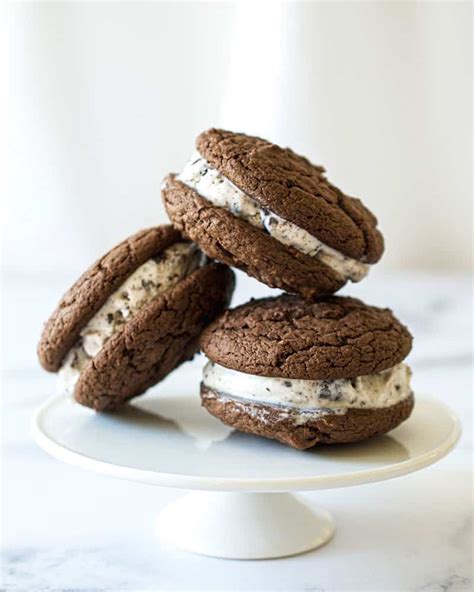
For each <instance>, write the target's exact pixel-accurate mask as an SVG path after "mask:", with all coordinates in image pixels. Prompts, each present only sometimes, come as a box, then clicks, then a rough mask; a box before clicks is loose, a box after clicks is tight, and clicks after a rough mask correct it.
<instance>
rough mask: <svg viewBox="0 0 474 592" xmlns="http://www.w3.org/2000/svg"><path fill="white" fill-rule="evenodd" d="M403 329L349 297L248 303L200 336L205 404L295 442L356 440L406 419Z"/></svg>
mask: <svg viewBox="0 0 474 592" xmlns="http://www.w3.org/2000/svg"><path fill="white" fill-rule="evenodd" d="M411 342H412V338H411V335H410V333H409V332H408V330H407V329H406V327H405V326H404V325H402V324H401V323H400V322H399V321H398V320H397V319H396V318H395V317H394V315H393V314H392V312H391V311H390V310H389V309H381V308H376V307H374V306H368V305H365V304H364V303H363V302H361V301H360V300H356V299H355V298H347V297H338V296H333V297H327V298H321V299H319V300H316V301H314V302H307V301H304V300H301V299H299V298H298V297H296V296H289V295H283V296H279V297H277V298H267V299H263V300H255V301H251V302H249V303H247V304H244V305H242V306H240V307H238V308H236V309H234V310H230V311H227V312H225V313H224V314H223V315H222V316H221V317H219V318H218V319H216V320H215V321H214V322H213V323H211V324H210V325H209V326H208V327H207V328H206V329H205V331H204V332H203V333H202V335H201V338H200V343H201V347H202V349H203V351H204V353H205V354H206V355H207V357H208V358H209V360H210V361H209V363H208V364H207V365H206V367H205V369H204V376H203V381H202V384H201V399H202V403H203V405H204V407H205V408H206V409H207V410H208V411H209V412H210V413H212V414H213V415H215V416H216V417H218V418H219V419H221V420H222V421H223V422H224V423H226V424H227V425H230V426H232V427H235V428H237V429H239V430H241V431H244V432H249V433H253V434H257V435H260V436H265V437H267V438H274V439H276V440H279V441H280V442H283V443H285V444H289V445H290V446H293V447H295V448H302V449H303V448H309V447H311V446H314V445H315V444H317V443H320V442H321V443H328V444H330V443H342V442H356V441H358V440H363V439H365V438H368V437H370V436H373V435H375V434H380V433H386V432H387V431H389V430H391V429H393V428H394V427H396V426H397V425H399V424H400V423H401V422H402V421H403V420H405V419H407V417H408V416H409V415H410V413H411V410H412V408H413V404H414V399H413V394H412V391H411V387H410V377H411V371H410V369H409V368H408V366H407V365H406V364H404V363H403V360H404V358H405V357H406V356H407V355H408V353H409V352H410V349H411Z"/></svg>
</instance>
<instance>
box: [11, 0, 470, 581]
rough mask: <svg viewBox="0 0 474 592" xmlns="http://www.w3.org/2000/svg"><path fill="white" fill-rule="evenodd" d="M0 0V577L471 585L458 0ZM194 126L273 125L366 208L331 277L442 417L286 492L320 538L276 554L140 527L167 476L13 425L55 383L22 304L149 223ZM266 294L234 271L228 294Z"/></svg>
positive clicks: (48, 297)
mask: <svg viewBox="0 0 474 592" xmlns="http://www.w3.org/2000/svg"><path fill="white" fill-rule="evenodd" d="M1 6H2V11H3V17H4V18H3V23H4V25H5V29H4V32H5V33H7V35H5V36H2V38H1V43H2V50H4V51H2V52H1V59H2V66H5V67H4V68H2V74H3V75H4V82H5V84H1V86H0V89H1V90H0V92H1V93H3V96H4V97H5V98H7V99H8V101H7V102H8V104H7V105H6V107H7V108H6V110H3V112H2V115H3V116H4V117H3V122H4V125H3V124H2V123H1V122H0V142H1V141H2V140H3V141H5V140H6V141H7V147H8V154H9V162H8V163H7V167H2V169H5V168H6V169H7V171H6V172H9V173H10V174H9V175H8V186H7V187H5V189H7V191H6V192H5V195H6V196H7V200H6V206H7V207H6V214H7V215H6V216H2V222H3V223H4V225H3V250H4V253H3V263H4V266H5V268H6V269H5V271H4V275H3V279H4V288H3V290H2V296H3V314H2V344H3V351H2V358H1V361H2V366H3V370H4V372H3V377H2V389H3V397H2V399H3V400H2V425H3V428H4V430H3V435H2V477H3V488H2V493H3V500H2V518H3V524H2V532H1V535H2V547H3V548H2V552H3V565H2V574H1V575H2V576H3V580H4V582H3V583H0V587H2V588H4V589H6V590H13V591H14V590H38V589H41V590H45V591H46V590H48V591H51V592H52V591H57V590H73V589H76V590H79V589H80V590H84V591H86V590H89V591H91V590H95V591H98V590H100V591H104V592H105V591H110V590H130V591H132V590H133V591H138V590H149V591H151V590H158V589H160V590H184V589H200V590H229V589H241V590H255V589H259V590H269V591H270V590H271V591H275V590H318V591H319V590H321V591H325V592H341V591H342V590H344V591H357V592H368V591H373V592H380V590H387V591H393V592H400V591H403V592H407V591H413V592H415V591H418V592H437V591H439V590H449V591H450V592H454V591H460V590H465V591H467V590H472V401H471V398H472V394H471V393H472V366H471V356H472V352H471V340H472V327H471V322H472V295H471V292H470V280H469V278H468V277H467V274H466V271H468V270H469V268H470V265H471V263H470V256H471V253H470V250H471V238H472V228H471V124H472V121H471V111H470V109H471V101H472V94H471V79H472V76H471V29H470V27H471V5H470V4H469V3H452V2H439V3H431V2H418V3H414V2H389V3H381V2H379V3H369V2H348V3H345V2H333V3H321V2H308V3H291V4H288V5H285V6H282V5H279V4H278V3H277V2H271V3H269V4H266V5H264V4H263V3H259V2H255V1H254V2H245V3H240V4H239V5H238V6H237V5H233V4H231V3H217V2H216V3H209V4H205V3H200V4H190V3H184V2H174V3H164V2H163V3H147V4H142V3H129V4H126V3H120V4H115V3H110V2H105V3H101V4H98V3H81V2H75V3H72V2H71V3H69V2H68V3H46V2H37V3H10V4H8V5H5V4H3V5H1ZM5 91H6V92H5ZM7 95H8V97H7ZM212 125H218V126H225V127H228V128H231V129H236V130H242V131H247V132H250V133H257V134H260V135H262V136H264V137H268V138H269V139H271V140H273V141H276V142H279V143H281V144H284V145H290V146H291V147H293V148H294V149H295V150H298V151H301V152H302V153H304V154H306V155H308V156H309V157H310V158H311V159H313V160H314V161H315V162H319V163H322V164H324V165H325V166H326V168H327V170H328V176H329V178H330V179H331V180H332V181H333V182H335V183H336V184H338V185H339V186H340V187H341V188H342V189H344V190H345V191H346V192H348V193H350V194H353V195H356V196H358V197H361V198H362V199H363V200H364V201H365V202H366V203H367V204H368V205H369V206H370V207H371V209H372V210H373V211H374V212H375V213H376V214H377V216H378V217H379V219H380V226H381V229H382V231H383V233H384V235H385V237H386V244H387V251H386V253H385V255H384V257H383V259H382V261H381V262H380V263H379V264H378V265H377V266H376V267H375V269H373V270H372V271H371V273H370V275H369V277H368V278H367V279H366V280H364V281H363V282H361V283H359V284H357V285H349V286H347V288H345V289H344V292H345V293H346V294H347V293H351V294H354V295H355V296H359V297H361V298H362V299H364V300H365V301H366V302H369V303H371V304H376V305H380V306H390V307H391V308H393V310H394V311H395V313H396V314H397V316H398V317H399V318H400V319H401V320H402V321H403V322H405V323H406V324H407V325H408V326H409V327H410V330H411V331H412V333H413V334H414V336H415V341H414V349H413V352H412V354H411V355H410V357H409V359H408V363H409V364H410V366H411V367H412V369H413V387H414V390H415V392H416V393H417V395H418V393H427V394H429V395H431V396H433V397H435V398H439V399H441V400H444V401H445V402H447V403H448V404H449V405H450V406H451V407H452V408H453V409H454V410H455V411H456V413H457V414H458V415H459V416H460V417H461V418H462V422H463V427H464V434H463V437H462V439H461V442H460V444H459V445H458V447H457V448H456V450H454V451H453V453H452V454H450V455H449V456H448V457H447V458H446V459H444V460H443V461H441V462H440V463H439V464H436V465H434V466H433V467H431V468H429V469H426V470H424V471H420V472H419V473H416V474H414V475H411V476H408V477H405V478H402V479H397V480H393V481H387V482H385V483H379V484H373V485H367V486H363V487H357V488H351V489H346V490H335V491H327V492H320V493H316V494H311V493H309V494H307V496H306V497H307V500H308V501H309V502H310V503H316V504H321V505H323V506H324V507H326V508H327V509H329V510H330V511H331V512H332V513H333V514H334V515H335V518H336V522H337V535H336V538H335V539H334V540H333V541H332V542H331V543H330V544H329V545H327V546H326V547H324V548H323V549H320V550H317V551H315V552H314V553H309V554H306V555H302V556H298V557H294V558H288V559H284V560H279V561H262V562H232V561H218V560H213V559H208V558H204V557H199V556H193V555H188V554H185V553H182V552H179V551H176V550H174V549H171V548H167V547H162V546H159V545H158V544H157V542H156V540H154V539H153V538H152V534H151V533H152V529H151V520H152V517H153V514H154V513H155V512H156V511H157V510H160V509H161V508H162V507H163V506H164V504H165V503H166V502H168V501H169V500H170V499H172V498H173V497H174V496H175V495H176V493H177V492H174V491H169V490H165V489H162V488H152V487H146V486H142V485H138V484H135V483H128V482H125V481H118V480H114V479H111V478H107V477H105V476H101V475H96V474H93V473H89V472H86V471H80V470H79V469H77V468H74V467H69V466H66V465H63V464H61V463H59V462H57V461H55V460H53V459H51V458H49V457H48V456H47V455H46V454H44V453H43V452H42V451H41V450H39V449H38V447H37V446H36V445H35V444H34V443H33V441H32V439H31V437H30V435H29V428H28V426H29V421H30V418H31V416H32V414H33V412H34V410H35V409H36V408H37V407H38V406H39V405H40V404H41V403H43V402H44V401H45V399H46V398H47V397H48V396H50V395H51V394H52V393H54V391H55V386H54V382H55V380H54V379H55V377H54V376H52V375H50V374H47V373H46V372H43V371H42V370H41V369H40V368H39V365H38V362H37V359H36V353H35V347H36V342H37V340H38V336H39V334H40V331H41V326H42V323H43V322H44V320H45V319H46V317H47V315H48V314H49V313H50V312H51V310H52V308H53V306H54V304H55V303H56V301H57V299H58V298H59V296H60V294H61V293H62V292H63V291H64V290H65V289H66V288H67V287H68V285H69V284H70V283H71V282H72V281H73V280H74V279H76V277H77V275H78V274H79V273H80V272H81V271H83V269H84V267H85V266H86V265H88V264H90V263H91V260H93V259H94V258H95V257H97V256H99V255H100V254H102V253H103V252H104V250H105V249H106V248H109V247H111V246H112V245H113V244H115V243H116V242H118V241H119V240H121V239H122V238H124V237H125V236H126V235H128V234H130V233H132V232H135V231H136V230H137V229H139V228H141V227H144V226H150V225H154V224H158V223H161V222H163V221H164V220H165V216H164V212H163V208H162V205H161V201H160V197H159V186H160V181H161V178H162V177H163V176H164V175H165V174H166V173H167V172H169V171H176V170H178V169H179V168H180V167H182V166H183V164H184V162H185V161H186V160H187V158H188V157H189V154H190V153H191V151H192V148H193V142H194V138H195V136H196V135H197V134H198V133H199V132H200V131H201V130H203V129H205V128H207V127H209V126H212ZM5 132H7V133H5ZM2 164H3V163H2ZM4 179H5V175H3V170H2V174H0V183H2V182H3V181H4ZM268 292H269V290H268V289H267V288H266V287H265V286H263V285H262V284H258V283H257V282H256V281H254V280H251V279H250V278H246V277H244V276H243V274H238V289H237V292H236V295H235V298H234V303H238V302H241V301H243V300H246V299H248V298H249V296H250V295H254V296H261V295H264V294H266V293H268ZM195 363H200V361H199V359H197V360H196V362H195ZM189 367H190V365H187V368H188V369H189ZM185 368H186V367H185ZM186 376H187V374H186V371H185V369H184V368H183V372H182V373H181V372H176V373H175V374H173V375H172V376H171V377H170V379H171V380H175V379H177V378H179V377H181V379H182V380H183V381H184V380H185V378H184V377H186ZM166 384H167V383H166V382H164V383H163V384H159V385H157V387H156V388H157V389H160V392H161V391H162V390H166V388H167V387H166ZM186 386H187V387H189V388H191V384H190V385H186ZM196 396H197V390H196Z"/></svg>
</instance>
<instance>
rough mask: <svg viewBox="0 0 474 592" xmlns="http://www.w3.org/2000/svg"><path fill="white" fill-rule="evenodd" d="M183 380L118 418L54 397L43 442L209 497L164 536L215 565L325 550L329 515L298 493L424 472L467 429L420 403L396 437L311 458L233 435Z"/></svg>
mask: <svg viewBox="0 0 474 592" xmlns="http://www.w3.org/2000/svg"><path fill="white" fill-rule="evenodd" d="M182 383H183V381H182V380H181V381H180V382H177V381H175V382H173V381H171V382H170V381H167V382H166V383H165V385H162V386H161V388H156V390H155V391H154V392H153V391H152V392H151V393H149V394H147V395H146V396H145V397H142V398H138V399H136V400H135V401H133V403H132V404H131V405H130V406H128V407H127V408H126V409H124V410H123V411H121V412H120V413H115V414H96V413H94V412H93V411H90V410H88V409H86V408H83V407H81V406H80V405H78V404H76V403H75V402H74V401H73V400H71V399H70V398H67V397H64V396H61V397H59V396H58V397H53V398H51V399H50V400H48V401H47V402H46V403H45V404H44V405H43V406H42V407H41V408H40V409H39V410H38V411H37V413H36V414H35V416H34V418H33V433H34V437H35V439H36V441H37V443H38V444H39V445H40V446H41V448H43V449H44V450H45V451H46V452H48V453H49V454H51V455H52V456H54V457H56V458H58V459H60V460H62V461H65V462H68V463H71V464H74V465H77V466H80V467H83V468H85V469H90V470H93V471H96V472H99V473H103V474H107V475H111V476H113V477H118V478H121V479H128V480H132V481H139V482H141V483H148V484H150V485H160V486H163V487H177V488H180V489H191V490H200V491H195V492H192V493H188V494H187V495H184V496H182V497H179V498H178V499H177V500H176V501H174V502H172V503H171V504H170V505H168V506H167V507H166V508H165V509H164V510H162V511H161V513H160V514H159V515H158V519H157V522H156V528H157V532H158V534H159V536H160V537H161V538H162V539H164V540H165V541H166V542H168V543H171V544H173V545H175V546H177V547H180V548H182V549H186V550H188V551H193V552H195V553H201V554H205V555H212V556H215V557H225V558H232V559H262V558H271V557H283V556H288V555H295V554H298V553H302V552H304V551H308V550H310V549H314V548H316V547H318V546H320V545H323V544H324V543H326V542H327V541H329V539H330V538H331V537H332V535H333V533H334V523H333V520H332V518H331V516H330V515H329V514H328V513H327V512H326V511H324V510H315V509H310V508H308V507H307V506H306V505H304V504H303V503H302V502H300V501H299V500H298V499H297V498H296V497H294V496H293V495H292V494H290V493H288V492H290V491H303V490H308V491H309V490H317V489H330V488H337V487H349V486H351V485H361V484H363V483H371V482H374V481H382V480H384V479H391V478H392V477H398V476H400V475H405V474H407V473H411V472H413V471H417V470H418V469H421V468H423V467H426V466H428V465H430V464H432V463H434V462H435V461H437V460H439V459H440V458H442V457H443V456H445V455H446V454H447V453H448V452H449V451H450V450H451V449H452V448H453V446H454V445H455V444H456V442H457V440H458V438H459V435H460V432H461V428H460V423H459V421H458V419H457V418H456V417H455V415H454V414H453V413H452V412H451V411H450V410H449V409H448V408H447V407H446V406H445V405H443V404H441V403H438V402H436V401H434V400H430V399H422V398H418V399H417V404H416V406H415V410H414V412H413V414H412V416H411V418H410V419H409V420H408V421H407V422H405V423H404V424H402V425H401V426H400V427H398V428H397V429H396V430H394V431H393V432H391V434H390V435H388V436H380V437H376V438H373V439H371V440H368V441H366V442H364V443H360V444H355V445H349V446H320V447H316V448H313V449H311V450H308V451H304V452H301V451H297V450H293V449H291V448H288V447H286V446H283V445H281V444H278V443H276V442H272V441H270V440H265V439H261V438H256V437H253V436H249V435H245V434H241V433H238V432H234V431H232V430H230V429H229V428H227V427H226V426H224V425H222V424H221V423H220V422H219V421H218V420H216V419H215V418H213V417H212V416H210V415H209V414H208V413H207V412H206V411H205V410H204V409H202V408H201V407H200V401H199V397H198V396H197V394H196V393H195V387H194V385H193V383H194V384H196V383H195V382H194V380H193V381H191V380H190V382H189V387H188V389H187V392H186V389H184V390H183V389H182V387H181V386H180V384H181V385H182ZM193 391H194V394H191V392H193Z"/></svg>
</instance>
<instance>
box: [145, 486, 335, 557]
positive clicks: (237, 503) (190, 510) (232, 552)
mask: <svg viewBox="0 0 474 592" xmlns="http://www.w3.org/2000/svg"><path fill="white" fill-rule="evenodd" d="M156 533H157V535H158V537H159V538H160V539H161V540H162V541H163V542H166V543H168V544H171V545H173V546H175V547H178V548H180V549H184V550H186V551H191V552H193V553H199V554H201V555H210V556H212V557H223V558H226V559H271V558H276V557H287V556H290V555H297V554H299V553H304V552H305V551H309V550H311V549H315V548H316V547H320V546H321V545H324V544H325V543H327V542H328V541H329V540H330V539H331V537H332V536H333V534H334V522H333V520H332V518H331V516H330V515H329V514H328V513H327V512H326V511H324V510H312V509H310V508H309V507H308V506H306V505H305V504H304V503H302V502H301V501H299V500H298V499H297V498H296V497H295V496H294V495H291V494H289V493H222V492H206V491H203V492H201V491H197V492H193V493H189V494H187V495H184V496H181V497H179V498H178V499H177V500H175V501H173V502H171V503H170V504H169V505H168V506H166V507H165V508H164V509H163V510H162V511H161V512H160V514H159V515H158V517H157V520H156Z"/></svg>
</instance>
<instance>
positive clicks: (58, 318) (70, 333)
mask: <svg viewBox="0 0 474 592" xmlns="http://www.w3.org/2000/svg"><path fill="white" fill-rule="evenodd" d="M179 240H181V235H180V233H179V232H178V231H177V230H176V229H175V228H173V227H172V226H171V225H166V226H158V227H154V228H147V229H145V230H141V231H139V232H137V233H136V234H134V235H132V236H130V237H129V238H127V239H125V240H124V241H122V242H121V243H119V244H118V245H117V246H115V247H114V248H113V249H111V250H110V251H108V252H107V253H106V254H105V255H104V256H103V257H101V258H100V259H99V260H98V261H96V262H95V263H94V264H93V265H91V266H90V267H89V269H87V271H85V272H84V273H83V274H82V275H81V277H80V278H79V279H78V280H77V281H76V282H75V283H74V284H73V286H72V287H71V288H70V289H69V290H68V291H67V292H66V294H65V295H64V296H63V297H62V299H61V300H60V302H59V304H58V305H57V307H56V309H55V311H54V312H53V314H52V315H51V316H50V318H49V319H48V321H47V322H46V324H45V326H44V328H43V331H42V334H41V338H40V341H39V344H38V349H37V353H38V358H39V361H40V363H41V365H42V366H43V368H44V369H45V370H48V371H49V372H56V371H57V370H59V368H60V366H61V363H62V360H63V359H64V356H65V355H66V354H67V352H68V351H69V350H70V348H71V347H72V346H73V345H74V343H75V342H76V341H77V339H78V338H79V334H80V332H81V330H82V329H83V328H84V327H85V325H86V324H87V323H88V322H89V321H90V319H91V318H92V317H93V316H94V315H95V314H96V312H97V311H98V310H99V309H100V308H101V307H102V305H103V304H104V303H105V301H106V300H107V298H109V296H111V295H112V294H113V293H114V292H115V291H116V290H118V289H119V287H120V286H121V284H123V282H124V281H125V280H126V279H127V277H128V276H129V275H131V274H132V273H133V272H134V271H135V270H136V269H137V268H138V267H139V266H140V265H142V264H143V263H145V262H146V261H147V260H148V259H150V257H152V256H153V255H155V254H158V253H159V252H160V251H162V250H163V249H166V248H167V247H168V246H170V245H171V244H173V243H175V242H177V241H179Z"/></svg>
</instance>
